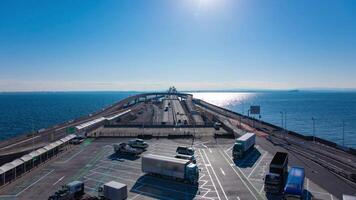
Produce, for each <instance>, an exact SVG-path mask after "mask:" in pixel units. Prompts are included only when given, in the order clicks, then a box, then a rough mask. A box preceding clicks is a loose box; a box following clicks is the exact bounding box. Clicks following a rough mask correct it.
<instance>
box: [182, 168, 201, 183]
mask: <svg viewBox="0 0 356 200" xmlns="http://www.w3.org/2000/svg"><path fill="white" fill-rule="evenodd" d="M185 174H186V179H187V180H188V181H189V182H190V183H191V184H194V185H195V184H197V183H198V180H199V169H198V166H197V165H196V164H194V163H189V164H188V165H187V167H186V173H185Z"/></svg>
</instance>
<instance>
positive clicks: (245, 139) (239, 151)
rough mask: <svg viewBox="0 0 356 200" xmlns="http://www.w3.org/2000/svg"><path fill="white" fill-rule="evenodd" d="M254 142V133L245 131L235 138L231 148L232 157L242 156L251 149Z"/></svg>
mask: <svg viewBox="0 0 356 200" xmlns="http://www.w3.org/2000/svg"><path fill="white" fill-rule="evenodd" d="M255 143H256V135H255V134H254V133H245V134H244V135H242V136H241V137H239V138H237V139H236V140H235V144H234V146H233V148H232V157H233V158H234V159H238V158H242V157H243V156H244V155H245V154H246V153H247V152H248V151H249V150H252V149H253V147H254V145H255Z"/></svg>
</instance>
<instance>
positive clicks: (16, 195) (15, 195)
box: [0, 169, 54, 197]
mask: <svg viewBox="0 0 356 200" xmlns="http://www.w3.org/2000/svg"><path fill="white" fill-rule="evenodd" d="M53 171H54V169H52V170H51V171H49V172H48V173H47V174H45V175H44V176H42V177H41V178H40V179H38V180H37V181H35V182H33V183H32V184H31V185H29V186H27V187H26V188H24V189H23V190H21V191H20V192H18V193H17V194H14V195H0V197H18V196H19V195H20V194H21V193H23V192H24V191H26V190H27V189H28V188H30V187H32V186H33V185H35V184H36V183H38V182H40V181H41V180H42V179H44V178H45V177H46V176H48V175H49V174H51V173H52V172H53Z"/></svg>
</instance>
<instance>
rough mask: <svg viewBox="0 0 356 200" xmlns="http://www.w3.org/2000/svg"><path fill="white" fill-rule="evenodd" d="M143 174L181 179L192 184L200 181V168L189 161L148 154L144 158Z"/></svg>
mask: <svg viewBox="0 0 356 200" xmlns="http://www.w3.org/2000/svg"><path fill="white" fill-rule="evenodd" d="M142 172H144V173H147V174H152V175H161V176H166V177H171V178H174V179H180V180H183V181H185V182H189V183H191V184H197V183H198V180H199V169H198V166H197V165H196V164H194V163H192V162H191V161H189V160H184V159H178V158H173V157H166V156H160V155H153V154H148V155H144V156H143V157H142Z"/></svg>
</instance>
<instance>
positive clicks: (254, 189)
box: [0, 137, 336, 200]
mask: <svg viewBox="0 0 356 200" xmlns="http://www.w3.org/2000/svg"><path fill="white" fill-rule="evenodd" d="M127 140H128V139H125V138H106V139H104V138H103V139H97V140H92V139H87V140H86V141H85V142H84V143H83V144H81V145H79V146H75V147H73V148H71V149H69V150H68V151H65V152H64V153H62V154H60V155H59V156H58V157H57V158H54V159H52V160H50V161H48V162H47V163H45V164H44V165H41V166H40V167H38V168H37V169H35V170H33V171H31V172H30V173H27V174H26V175H24V176H23V177H21V178H19V179H18V180H16V181H15V182H13V183H11V184H9V185H7V186H5V187H4V188H2V189H1V190H0V199H11V200H12V199H21V200H22V199H38V200H41V199H47V198H48V196H49V195H51V194H52V193H54V191H56V190H57V189H59V188H60V186H61V185H63V184H65V183H68V182H70V181H73V180H82V181H84V182H85V191H86V193H88V194H91V195H96V194H97V191H96V190H97V188H98V187H99V186H100V185H101V184H103V183H105V182H108V181H111V180H115V181H118V182H122V183H125V184H127V186H128V190H129V199H217V200H225V199H246V200H251V199H266V197H265V195H264V192H263V179H262V178H263V177H264V174H265V173H266V170H267V165H268V164H269V162H270V160H271V158H272V155H271V154H270V153H268V152H266V151H265V150H263V149H262V148H261V146H260V145H258V146H257V147H256V150H255V151H252V152H251V153H250V154H248V156H247V157H246V158H244V159H243V160H241V161H239V162H238V163H234V162H233V161H232V159H231V145H232V143H233V140H231V139H217V140H215V139H214V138H212V137H207V138H202V139H199V140H195V141H194V147H195V148H196V155H197V164H198V166H199V168H200V170H201V171H200V179H199V185H198V186H192V185H189V184H185V183H182V182H177V181H174V180H171V179H164V178H158V177H152V176H148V175H145V174H143V173H142V172H141V158H140V157H127V156H118V155H115V154H114V152H113V148H112V144H113V143H117V142H121V141H127ZM147 142H148V143H149V144H150V147H149V148H148V150H147V151H146V152H144V154H147V153H154V154H159V155H165V156H172V155H174V153H175V149H176V147H177V146H178V145H190V144H192V140H191V139H179V140H168V139H159V140H157V139H151V140H148V141H147ZM68 166H69V167H68ZM306 189H307V191H306V194H308V198H309V199H311V197H312V196H313V197H320V199H336V198H335V197H332V196H331V195H330V194H329V193H328V192H326V191H325V190H323V189H322V188H321V187H319V186H317V185H316V184H315V183H313V182H312V181H309V180H307V181H306Z"/></svg>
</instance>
